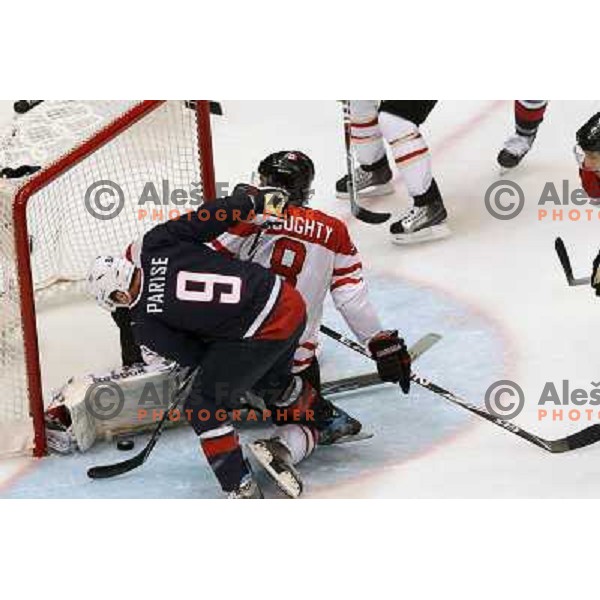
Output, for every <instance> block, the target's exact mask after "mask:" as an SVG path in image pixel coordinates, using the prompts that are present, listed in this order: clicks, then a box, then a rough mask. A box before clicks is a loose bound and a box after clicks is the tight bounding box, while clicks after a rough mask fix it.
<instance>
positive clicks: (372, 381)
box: [321, 333, 442, 395]
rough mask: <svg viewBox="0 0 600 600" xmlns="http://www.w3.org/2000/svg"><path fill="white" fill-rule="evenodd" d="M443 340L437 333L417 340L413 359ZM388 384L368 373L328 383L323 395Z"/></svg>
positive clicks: (412, 353)
mask: <svg viewBox="0 0 600 600" xmlns="http://www.w3.org/2000/svg"><path fill="white" fill-rule="evenodd" d="M441 339H442V336H441V335H438V334H437V333H428V334H427V335H424V336H423V337H422V338H421V339H419V340H417V341H416V342H415V343H414V344H413V345H412V346H411V347H410V348H409V349H408V353H409V354H410V357H411V359H412V360H413V362H414V361H416V360H417V359H418V358H419V357H420V356H422V355H423V354H424V353H425V352H427V351H428V350H429V349H430V348H431V347H432V346H434V345H435V344H437V343H438V342H439V341H440V340H441ZM385 383H386V382H385V381H381V378H380V377H379V374H378V373H366V374H365V375H358V376H355V377H345V378H344V379H337V380H335V381H326V382H325V383H323V385H322V386H321V390H322V392H323V394H327V395H333V394H343V393H345V392H353V391H355V390H362V389H364V388H368V387H373V386H375V385H384V384H385Z"/></svg>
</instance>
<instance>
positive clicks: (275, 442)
mask: <svg viewBox="0 0 600 600" xmlns="http://www.w3.org/2000/svg"><path fill="white" fill-rule="evenodd" d="M248 449H249V450H250V452H252V454H253V455H254V457H255V458H256V460H257V461H258V462H259V463H260V465H261V466H262V468H263V469H264V470H265V471H266V472H267V474H268V475H269V476H270V477H271V478H272V479H273V481H274V482H275V483H276V484H277V487H278V488H279V489H280V490H281V491H282V492H283V493H284V494H285V495H286V496H289V497H290V498H298V496H300V494H301V493H302V489H303V485H302V480H301V479H300V475H299V474H298V472H297V471H296V469H295V468H294V465H293V464H292V458H291V454H290V451H289V450H288V448H287V446H286V445H285V444H284V443H283V442H282V441H281V439H280V438H278V437H273V438H270V439H268V440H256V441H255V442H252V443H250V444H248Z"/></svg>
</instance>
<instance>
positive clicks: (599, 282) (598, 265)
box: [591, 252, 600, 296]
mask: <svg viewBox="0 0 600 600" xmlns="http://www.w3.org/2000/svg"><path fill="white" fill-rule="evenodd" d="M599 270H600V252H599V253H598V256H596V258H595V259H594V262H593V263H592V280H591V286H592V287H593V288H594V290H595V291H596V296H600V272H599Z"/></svg>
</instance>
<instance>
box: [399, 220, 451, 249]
mask: <svg viewBox="0 0 600 600" xmlns="http://www.w3.org/2000/svg"><path fill="white" fill-rule="evenodd" d="M451 233H452V231H450V228H449V227H448V225H446V224H445V223H442V224H440V225H433V226H431V227H427V228H426V229H421V230H420V231H417V232H415V233H403V234H396V235H392V242H393V243H394V244H398V245H399V246H408V245H410V244H419V243H421V242H433V241H435V240H443V239H444V238H447V237H448V236H449V235H451Z"/></svg>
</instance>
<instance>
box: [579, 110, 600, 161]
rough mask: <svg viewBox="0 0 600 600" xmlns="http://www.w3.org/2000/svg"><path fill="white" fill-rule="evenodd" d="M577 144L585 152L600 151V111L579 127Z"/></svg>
mask: <svg viewBox="0 0 600 600" xmlns="http://www.w3.org/2000/svg"><path fill="white" fill-rule="evenodd" d="M577 145H578V146H579V147H580V148H581V149H582V150H584V151H586V152H600V112H599V113H596V114H595V115H594V116H593V117H592V118H591V119H590V120H589V121H588V122H587V123H586V124H585V125H583V126H582V127H581V128H580V129H579V131H578V132H577Z"/></svg>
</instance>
